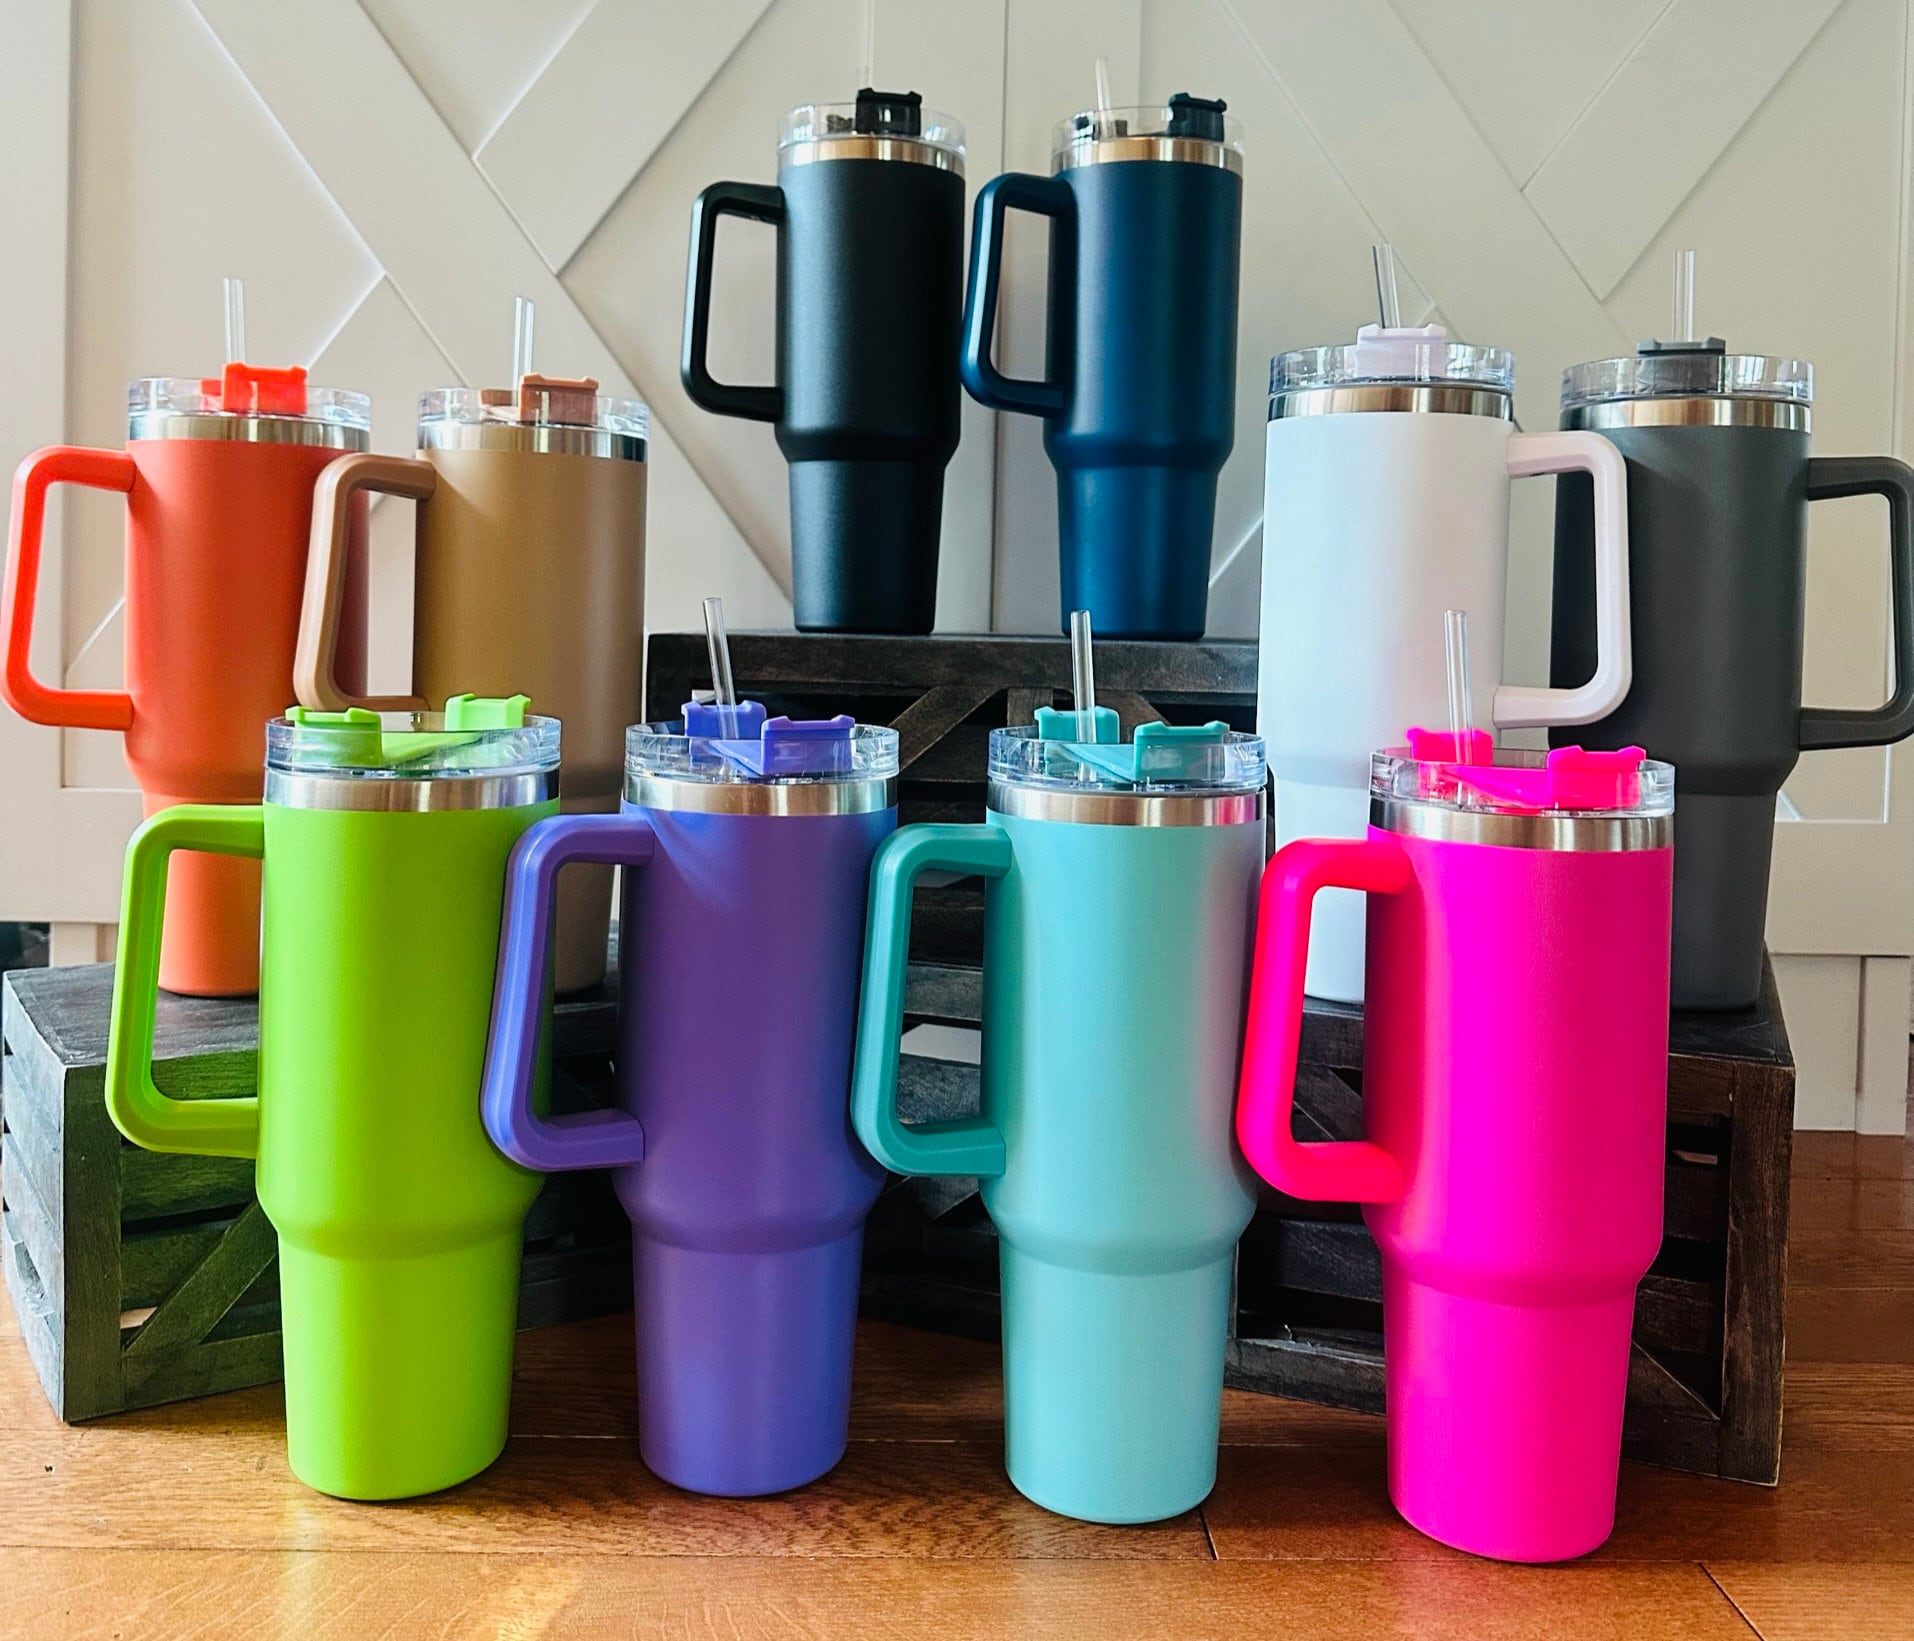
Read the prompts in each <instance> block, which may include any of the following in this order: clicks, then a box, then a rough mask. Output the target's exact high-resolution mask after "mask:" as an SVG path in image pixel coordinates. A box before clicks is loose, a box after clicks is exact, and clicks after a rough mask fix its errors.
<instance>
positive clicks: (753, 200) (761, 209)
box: [678, 182, 903, 422]
mask: <svg viewBox="0 0 1914 1641" xmlns="http://www.w3.org/2000/svg"><path fill="white" fill-rule="evenodd" d="M727 216H731V217H745V218H748V219H749V220H750V221H752V222H768V223H770V224H771V225H772V226H773V227H774V228H776V229H777V231H778V232H779V233H780V234H782V233H783V232H784V190H783V189H781V188H767V187H765V186H764V185H763V184H762V183H755V182H714V183H712V185H711V186H710V187H709V188H707V189H706V190H705V191H704V192H703V193H702V194H700V195H699V196H698V197H697V198H696V199H695V200H693V201H692V202H691V268H690V271H689V272H688V273H687V274H686V276H685V334H684V351H683V354H682V355H681V356H680V358H679V361H678V376H679V379H680V380H681V381H683V383H684V386H685V392H686V393H688V394H690V396H691V402H692V403H693V404H695V405H702V406H703V407H704V408H705V409H706V410H709V411H712V412H713V413H715V414H716V415H719V416H743V417H745V418H746V419H747V420H749V421H754V422H775V421H776V420H777V419H778V418H779V417H780V416H782V415H783V414H784V390H783V389H782V388H780V387H733V386H731V385H730V384H729V383H726V382H719V381H715V380H713V378H712V375H711V369H710V367H709V365H708V364H706V362H705V354H706V351H707V349H708V347H709V344H710V340H711V264H712V259H713V258H714V257H715V256H716V255H717V250H718V218H720V217H727ZM900 277H903V276H901V275H900Z"/></svg>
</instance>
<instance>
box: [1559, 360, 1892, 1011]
mask: <svg viewBox="0 0 1914 1641" xmlns="http://www.w3.org/2000/svg"><path fill="white" fill-rule="evenodd" d="M1812 399H1813V369H1812V367H1811V366H1809V365H1808V364H1806V363H1804V362H1803V361H1800V360H1796V359H1769V358H1763V357H1760V356H1757V355H1751V354H1731V353H1729V352H1728V351H1727V349H1726V345H1725V344H1724V343H1723V342H1721V341H1720V340H1719V339H1718V338H1712V337H1711V338H1709V339H1708V340H1706V341H1683V342H1665V343H1662V342H1644V343H1643V344H1642V347H1641V351H1640V352H1639V353H1637V354H1635V355H1634V356H1632V357H1629V358H1623V359H1601V360H1596V361H1594V362H1593V363H1590V364H1585V365H1576V366H1573V367H1571V368H1570V369H1569V370H1567V371H1566V372H1564V373H1563V377H1562V426H1563V427H1565V428H1593V429H1595V430H1596V431H1597V432H1599V433H1602V434H1604V435H1605V436H1606V437H1607V438H1609V439H1611V440H1612V441H1613V442H1614V443H1615V445H1616V446H1617V447H1618V448H1619V449H1620V450H1621V453H1622V455H1623V456H1624V457H1625V458H1626V459H1627V463H1628V575H1629V599H1630V608H1631V614H1632V626H1633V629H1634V683H1633V685H1632V686H1631V687H1630V689H1629V692H1628V696H1627V698H1626V699H1625V700H1624V701H1623V702H1622V704H1621V705H1620V706H1619V707H1618V708H1617V709H1616V710H1615V711H1614V713H1612V714H1611V715H1610V716H1609V717H1607V718H1605V719H1603V720H1602V721H1601V722H1600V723H1597V724H1589V725H1584V726H1582V727H1580V728H1576V729H1569V730H1557V731H1555V732H1554V733H1553V739H1554V740H1555V741H1556V743H1557V744H1558V745H1559V744H1562V743H1565V742H1576V743H1580V744H1582V745H1585V746H1594V747H1618V746H1629V745H1635V746H1641V747H1645V748H1646V749H1647V751H1648V755H1649V756H1650V757H1651V758H1659V759H1663V760H1665V761H1667V762H1669V763H1672V764H1673V765H1674V766H1675V929H1674V971H1673V988H1672V989H1673V996H1672V1001H1673V1004H1674V1006H1675V1007H1676V1008H1700V1009H1732V1008H1745V1007H1748V1006H1751V1005H1752V1004H1753V1003H1754V1002H1755V1001H1756V1000H1757V998H1758V996H1759V994H1760V990H1761V962H1762V946H1763V930H1764V927H1765V925H1766V922H1767V911H1768V864H1769V858H1770V856H1771V854H1772V852H1773V848H1774V824H1775V797H1776V794H1777V793H1779V792H1780V790H1781V786H1782V783H1783V782H1784V781H1785V780H1786V779H1787V778H1788V775H1789V772H1790V771H1792V770H1793V768H1794V765H1795V760H1796V758H1797V757H1798V755H1799V754H1800V753H1802V752H1804V751H1813V750H1816V749H1818V748H1824V747H1840V746H1884V745H1887V744H1888V743H1890V742H1893V741H1898V740H1901V739H1903V738H1904V737H1905V736H1906V735H1908V734H1909V733H1910V732H1914V541H1911V540H1910V536H1909V520H1910V507H1911V506H1914V471H1910V470H1909V468H1908V467H1907V466H1906V464H1905V463H1902V462H1898V461H1895V460H1894V459H1893V458H1891V457H1887V456H1852V457H1850V456H1837V457H1810V456H1809V454H1808V420H1809V408H1810V405H1811V403H1812ZM1857 495H1881V496H1885V497H1886V498H1887V501H1888V506H1889V509H1890V522H1889V530H1890V543H1891V554H1890V563H1891V565H1892V581H1893V631H1894V696H1893V699H1892V700H1890V701H1888V702H1887V703H1886V704H1885V705H1883V706H1880V707H1875V708H1871V709H1868V710H1865V711H1852V712H1850V711H1841V710H1830V709H1825V708H1818V707H1808V708H1805V709H1804V708H1803V707H1802V705H1801V653H1802V636H1803V634H1802V621H1803V606H1804V599H1803V591H1804V588H1805V585H1806V579H1807V562H1806V554H1805V552H1804V544H1805V539H1806V531H1807V518H1806V512H1807V503H1808V502H1810V501H1821V500H1824V499H1826V498H1828V497H1833V496H1857ZM1593 517H1594V515H1593V511H1592V508H1591V505H1590V494H1589V481H1588V480H1587V479H1586V478H1585V477H1579V476H1575V475H1569V476H1565V477H1563V478H1561V479H1559V480H1558V481H1557V484H1556V509H1555V610H1554V632H1553V640H1554V641H1553V656H1552V664H1551V668H1550V672H1551V681H1552V682H1553V683H1554V684H1556V685H1557V686H1565V685H1571V684H1575V683H1579V682H1580V681H1582V680H1583V679H1585V678H1587V677H1588V676H1589V674H1590V672H1591V671H1592V670H1593V668H1594V664H1595V602H1594V601H1595V576H1594V557H1593V530H1594V523H1593Z"/></svg>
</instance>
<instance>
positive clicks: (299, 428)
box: [126, 410, 372, 451]
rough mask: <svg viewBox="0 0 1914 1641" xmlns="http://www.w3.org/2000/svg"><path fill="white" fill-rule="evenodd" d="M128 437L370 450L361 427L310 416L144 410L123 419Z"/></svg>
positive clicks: (369, 443) (367, 439) (367, 438)
mask: <svg viewBox="0 0 1914 1641" xmlns="http://www.w3.org/2000/svg"><path fill="white" fill-rule="evenodd" d="M126 436H127V438H128V439H129V440H132V439H237V440H243V441H244V442H246V443H248V444H305V445H317V446H319V447H321V448H322V449H326V450H354V451H357V450H370V449H371V448H372V435H371V434H370V433H368V432H367V431H366V430H365V429H364V428H363V427H351V426H348V425H347V424H345V423H343V422H326V421H320V420H318V419H317V418H316V417H311V416H236V415H235V416H223V415H213V414H211V413H206V414H201V415H194V414H191V413H189V412H186V411H177V410H153V411H145V412H142V413H141V414H139V415H137V416H129V417H127V419H126Z"/></svg>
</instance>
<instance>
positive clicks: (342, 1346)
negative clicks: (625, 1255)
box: [279, 1225, 522, 1499]
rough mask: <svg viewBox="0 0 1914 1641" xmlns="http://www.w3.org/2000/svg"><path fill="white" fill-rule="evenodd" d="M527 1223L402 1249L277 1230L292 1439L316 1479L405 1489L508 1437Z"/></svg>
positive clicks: (380, 1494)
mask: <svg viewBox="0 0 1914 1641" xmlns="http://www.w3.org/2000/svg"><path fill="white" fill-rule="evenodd" d="M521 1240H522V1235H521V1231H520V1228H519V1227H518V1226H517V1225H514V1226H513V1227H512V1228H511V1230H510V1232H509V1233H508V1234H506V1235H503V1236H495V1237H492V1238H490V1239H489V1240H487V1241H485V1242H483V1243H480V1244H478V1245H476V1246H472V1247H464V1248H457V1249H453V1250H450V1251H447V1252H440V1253H431V1254H421V1255H418V1256H415V1257H413V1258H409V1259H405V1258H401V1259H351V1258H333V1257H330V1256H327V1255H323V1254H316V1253H313V1252H310V1251H309V1250H306V1249H302V1248H297V1247H294V1246H293V1245H292V1244H290V1243H289V1242H287V1241H286V1240H285V1239H284V1238H281V1239H280V1244H279V1293H280V1313H281V1317H282V1326H283V1332H284V1341H285V1357H286V1452H287V1456H288V1458H289V1459H290V1461H291V1463H292V1470H293V1474H294V1475H296V1476H297V1477H298V1478H299V1479H300V1480H301V1481H303V1482H304V1483H305V1484H306V1485H307V1486H308V1487H312V1488H316V1489H317V1490H318V1491H319V1492H321V1493H330V1494H332V1495H333V1496H334V1497H335V1498H342V1499H402V1498H414V1497H416V1496H417V1495H419V1494H421V1493H435V1492H437V1491H438V1490H439V1489H440V1488H444V1487H452V1486H456V1485H457V1484H458V1483H459V1482H462V1481H467V1480H470V1479H471V1478H472V1477H473V1476H476V1475H477V1474H478V1473H479V1472H480V1471H481V1470H483V1469H485V1467H486V1466H487V1465H489V1464H490V1463H491V1462H492V1461H493V1460H494V1459H496V1458H497V1457H498V1456H499V1454H500V1453H501V1452H503V1451H504V1448H505V1430H506V1412H507V1408H508V1406H509V1404H510V1400H511V1392H512V1331H513V1328H514V1326H515V1324H516V1321H517V1314H518V1267H519V1250H520V1243H521Z"/></svg>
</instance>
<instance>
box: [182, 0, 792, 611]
mask: <svg viewBox="0 0 1914 1641" xmlns="http://www.w3.org/2000/svg"><path fill="white" fill-rule="evenodd" d="M194 4H195V5H196V7H197V9H198V10H199V12H200V14H201V15H202V16H203V17H204V18H205V19H206V22H207V25H208V26H209V27H210V28H211V29H212V31H213V33H214V34H215V35H216V36H217V37H218V39H219V41H220V43H221V45H222V46H223V48H224V49H225V50H226V52H227V53H228V54H229V55H230V56H231V58H232V60H233V62H234V64H235V66H236V67H237V68H238V69H239V71H240V72H241V73H242V74H243V75H244V76H245V77H246V79H247V80H248V81H249V82H250V83H251V85H252V87H253V89H254V91H255V92H256V93H257V94H258V96H259V98H260V101H261V103H262V104H263V106H264V107H265V109H266V111H267V113H268V114H269V115H270V116H271V117H272V118H273V119H274V120H275V121H277V122H278V124H279V126H280V128H281V129H282V130H284V131H285V133H286V135H287V137H288V138H289V140H290V141H291V142H292V144H293V146H294V147H296V148H297V149H298V150H299V151H300V153H301V154H302V155H303V156H304V158H305V159H306V162H307V163H308V164H309V165H310V166H311V167H312V169H313V174H314V175H315V176H316V177H317V178H318V179H319V181H320V183H321V185H322V186H323V187H324V188H325V189H326V191H327V192H328V193H329V194H331V196H332V197H333V199H334V201H335V202H336V203H337V204H338V206H339V209H340V210H341V212H343V213H344V215H345V216H346V218H347V220H348V221H350V222H351V223H352V225H353V227H354V229H355V230H356V231H357V232H358V233H359V234H360V235H361V236H362V237H363V239H364V240H365V242H366V245H367V246H368V247H369V249H370V250H371V252H372V254H373V256H374V257H375V258H377V260H378V262H379V263H380V265H381V266H382V267H383V268H384V270H385V272H386V275H387V277H388V278H390V280H391V281H392V286H393V289H394V290H396V291H397V292H398V293H399V295H400V297H401V298H402V299H403V300H404V302H405V303H406V305H407V306H408V307H409V308H411V310H412V311H413V313H414V314H415V315H416V316H417V317H418V320H419V323H420V324H421V325H422V326H424V328H425V330H426V333H427V335H429V336H430V337H431V338H432V340H433V342H434V343H435V344H436V345H437V347H438V348H439V350H440V351H441V352H442V353H443V354H444V355H445V357H446V358H447V359H448V360H449V361H450V362H451V363H452V365H453V368H454V369H455V370H457V371H458V373H459V375H460V377H461V378H462V379H463V380H465V381H467V382H474V381H482V380H487V379H490V378H493V377H497V376H499V375H500V374H501V373H502V366H503V362H504V360H505V358H506V356H507V349H508V345H509V338H510V326H509V317H510V314H511V311H512V298H513V297H514V296H520V295H522V296H528V297H530V298H532V299H533V300H534V301H535V302H536V303H537V304H538V341H539V349H540V356H541V357H543V358H546V359H549V360H552V361H554V362H556V361H563V362H564V366H563V368H565V369H566V370H567V371H578V372H580V373H581V374H588V375H592V376H595V377H597V378H598V380H599V381H600V382H602V383H603V384H604V387H605V390H606V391H607V392H609V393H612V394H618V395H623V396H627V397H638V396H640V394H641V390H640V388H639V386H638V385H637V384H636V383H635V382H634V381H633V379H632V377H631V375H630V373H629V372H628V371H627V370H626V369H625V367H624V364H623V363H622V361H620V360H619V359H618V357H617V356H616V355H615V354H614V353H613V352H612V350H611V349H610V347H609V346H607V344H606V343H605V341H604V339H603V337H602V336H600V335H599V333H598V331H597V329H596V328H595V327H594V326H593V324H592V323H591V321H590V319H589V318H588V317H587V316H586V314H585V313H584V311H583V310H582V309H581V308H580V307H579V306H578V304H577V303H576V302H575V301H574V300H573V299H572V297H571V294H570V293H569V292H568V291H567V290H566V289H565V287H564V286H563V285H562V284H561V283H560V282H559V280H558V278H557V276H556V275H555V274H553V272H552V271H551V269H550V268H548V267H547V266H546V265H545V262H544V260H543V259H542V258H541V257H540V255H539V254H538V252H537V250H536V249H535V248H534V247H533V245H532V243H531V241H530V240H529V239H527V238H526V237H525V234H524V232H523V231H522V230H521V229H520V227H519V226H518V224H517V222H516V221H514V219H513V217H512V214H511V212H510V211H508V210H507V208H506V206H505V204H504V202H503V201H502V200H501V199H500V198H499V197H498V195H497V194H496V193H495V192H494V191H493V189H492V187H491V185H490V184H489V182H488V181H487V180H486V178H485V177H484V176H482V175H481V174H480V173H479V171H478V169H477V167H476V166H475V165H474V164H473V163H472V161H471V159H470V157H469V156H468V155H466V153H465V152H464V151H463V150H462V149H461V148H460V146H459V143H458V141H457V139H456V138H455V137H454V136H453V135H452V132H451V130H450V128H449V127H447V126H446V124H445V122H444V121H443V120H442V119H441V118H440V117H439V113H438V110H437V109H435V108H434V107H433V106H432V104H431V102H430V101H429V100H428V99H427V98H426V96H425V94H424V93H423V92H422V91H421V90H420V89H419V87H418V84H417V82H416V81H414V80H413V78H412V77H411V75H410V74H409V73H408V72H407V71H406V69H405V66H404V64H403V63H402V62H400V60H399V58H398V56H397V54H396V53H395V52H393V50H392V48H391V47H390V46H389V45H388V44H387V43H386V41H385V38H384V36H383V35H381V34H380V33H379V31H378V29H377V28H376V27H374V26H373V23H372V20H371V19H370V18H369V17H367V16H366V14H365V13H364V12H363V11H361V10H360V9H359V8H358V7H357V6H342V5H333V4H330V3H328V0H284V3H282V4H279V5H275V6H272V7H262V6H257V5H253V4H250V3H248V0H194ZM340 86H351V87H352V88H353V96H352V97H351V99H350V100H346V99H342V98H340V97H339V96H338V95H337V91H336V88H337V87H340ZM395 175H396V176H398V177H400V178H401V179H402V185H400V186H394V177H395ZM448 264H450V265H452V266H455V267H457V269H458V277H457V278H446V277H444V269H445V267H446V266H447V265H448ZM652 439H653V443H654V446H655V445H657V444H658V443H660V442H661V441H669V439H670V434H669V430H668V429H666V428H665V427H664V426H663V424H662V423H661V422H659V420H658V419H657V417H656V416H655V414H654V417H653V420H652ZM675 454H676V452H675V450H674V455H675ZM701 488H702V486H701ZM710 500H711V502H712V504H713V505H714V506H719V507H722V503H721V502H720V501H719V500H718V498H716V497H715V496H714V497H711V498H710ZM726 517H727V519H728V518H729V515H728V514H727V515H726ZM731 526H732V529H733V531H734V532H735V533H736V535H737V537H738V539H739V540H741V541H744V542H745V545H746V546H747V547H749V548H750V549H751V551H752V552H753V553H754V555H755V554H756V548H755V547H754V546H752V544H751V543H750V542H749V541H748V539H747V538H745V537H744V534H743V532H742V531H741V530H737V527H736V523H735V521H731ZM765 569H766V571H767V573H769V574H770V575H771V577H772V579H773V580H774V581H775V582H776V583H777V584H778V586H779V588H780V590H781V591H783V592H785V593H786V594H787V595H788V592H789V586H788V581H787V579H786V576H785V575H784V574H783V573H782V572H781V571H780V570H779V569H777V568H776V567H774V566H772V565H770V564H768V563H767V564H766V565H765Z"/></svg>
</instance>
